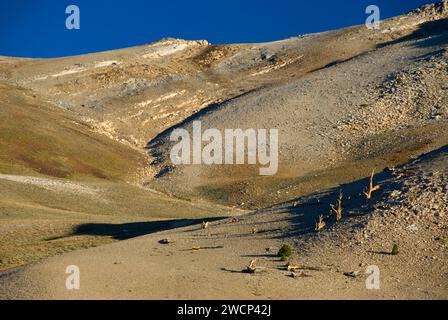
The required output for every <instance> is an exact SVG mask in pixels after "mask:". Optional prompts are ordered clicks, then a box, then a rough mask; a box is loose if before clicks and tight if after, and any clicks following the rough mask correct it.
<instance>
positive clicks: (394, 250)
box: [390, 244, 399, 256]
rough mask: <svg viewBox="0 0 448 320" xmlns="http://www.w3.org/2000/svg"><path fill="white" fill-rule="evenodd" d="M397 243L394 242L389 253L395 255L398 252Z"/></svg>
mask: <svg viewBox="0 0 448 320" xmlns="http://www.w3.org/2000/svg"><path fill="white" fill-rule="evenodd" d="M398 252H399V251H398V245H396V244H394V246H393V247H392V251H391V253H390V254H392V255H394V256H395V255H397V254H398Z"/></svg>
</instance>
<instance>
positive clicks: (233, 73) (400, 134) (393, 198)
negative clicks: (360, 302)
mask: <svg viewBox="0 0 448 320" xmlns="http://www.w3.org/2000/svg"><path fill="white" fill-rule="evenodd" d="M0 115H1V116H2V119H3V121H2V122H1V123H0V269H2V270H5V271H4V272H3V273H0V298H68V299H70V298H183V299H188V298H249V299H251V298H266V299H267V298H288V299H295V298H443V299H446V298H448V279H447V277H446V276H447V274H448V273H447V271H448V270H446V261H447V260H446V258H447V257H446V252H447V251H446V249H447V247H446V246H447V243H446V240H447V237H448V234H447V219H446V217H447V205H448V199H447V197H446V194H447V191H448V190H447V185H446V175H447V172H446V170H447V169H448V166H447V161H448V160H447V153H446V146H447V145H448V2H447V0H445V1H442V2H440V3H437V4H434V5H428V6H425V7H422V8H419V9H417V10H415V11H413V12H410V13H408V14H405V15H402V16H399V17H395V18H391V19H388V20H384V21H382V24H381V29H380V30H369V29H367V28H366V26H364V25H362V26H354V27H350V28H345V29H340V30H333V31H328V32H323V33H318V34H310V35H298V36H296V37H292V38H289V39H285V40H279V41H275V42H271V43H259V44H233V45H214V44H210V43H208V42H207V41H205V40H198V41H187V40H180V39H171V38H168V39H162V40H160V41H158V42H155V43H149V44H146V45H142V46H138V47H132V48H126V49H120V50H114V51H108V52H100V53H93V54H87V55H81V56H73V57H63V58H55V59H21V58H13V57H0ZM197 120H200V121H201V124H202V129H203V130H205V129H207V128H214V129H218V130H224V129H226V128H232V129H234V128H239V129H243V130H244V129H247V128H252V129H269V128H275V129H278V130H279V164H278V168H279V169H278V173H277V174H276V175H274V176H260V175H259V173H258V169H259V167H258V166H255V165H213V166H208V165H200V166H199V165H173V164H172V162H171V160H170V150H171V149H172V146H173V142H171V141H170V134H171V132H172V131H173V130H174V129H178V128H182V129H186V130H187V131H188V132H191V131H192V124H193V122H194V121H197ZM374 169H375V172H377V173H378V174H376V175H374V177H373V178H372V183H375V184H376V185H378V186H379V187H378V188H376V189H374V192H373V195H372V196H371V197H370V196H369V197H367V198H370V199H367V198H366V196H365V194H363V192H366V191H368V188H369V178H368V177H369V176H370V174H371V172H372V170H374ZM366 188H367V189H366ZM339 194H341V201H342V202H341V203H342V220H340V221H339V222H337V221H336V220H337V219H336V218H335V215H334V213H335V211H334V210H332V209H331V206H330V204H331V205H335V204H336V203H337V201H338V195H339ZM246 210H252V211H251V212H248V211H246ZM331 212H333V214H332V213H331ZM321 216H322V221H324V222H325V227H324V226H322V230H320V231H319V232H317V231H316V230H315V228H316V221H319V217H321ZM224 218H227V219H224ZM215 220H217V221H215ZM202 221H209V223H208V224H206V226H207V227H204V225H205V224H202V226H201V224H200V223H201V222H202ZM182 226H184V227H183V228H179V227H182ZM141 236H143V237H141ZM131 238H136V239H131ZM163 239H169V241H168V240H165V241H161V240H163ZM120 240H127V241H120ZM160 241H161V242H160ZM111 242H118V243H111ZM284 243H289V244H290V245H291V246H292V249H293V255H292V257H291V258H290V263H291V264H297V265H299V266H301V267H300V268H298V270H293V271H296V272H292V271H291V270H284V269H285V268H286V266H285V263H284V261H279V259H278V257H276V253H277V250H278V248H279V247H280V246H281V245H282V244H284ZM104 244H107V245H104ZM394 244H397V245H398V248H399V254H398V255H392V254H389V253H391V249H392V246H393V245H394ZM99 245H102V246H99ZM97 246H99V247H97ZM90 247H96V248H90ZM88 248H90V249H88ZM79 249H82V250H79ZM71 251H73V252H71ZM62 253H64V254H63V255H61V254H62ZM47 257H50V258H47ZM42 258H46V259H43V260H40V259H42ZM253 259H256V260H257V261H256V262H255V263H256V265H257V266H261V269H262V270H263V272H260V273H259V274H258V273H256V274H247V273H246V272H242V270H245V267H246V266H247V265H248V264H250V260H253ZM73 264H75V265H79V266H80V268H81V269H82V270H83V271H82V274H83V280H82V281H83V282H82V283H83V285H82V290H80V291H77V292H71V291H67V290H66V289H65V277H66V274H65V267H66V266H67V265H73ZM368 265H377V266H378V267H379V268H380V270H381V274H382V279H383V282H382V284H383V290H380V291H376V290H373V291H371V290H366V289H365V285H364V280H365V277H364V269H365V268H366V267H367V266H368ZM291 272H292V273H291ZM330 280H332V281H330ZM160 283H163V284H164V286H163V287H161V286H160ZM279 283H281V285H279Z"/></svg>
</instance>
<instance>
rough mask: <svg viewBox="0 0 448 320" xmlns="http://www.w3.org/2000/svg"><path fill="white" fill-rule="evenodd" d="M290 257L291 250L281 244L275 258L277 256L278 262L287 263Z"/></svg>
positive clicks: (287, 245) (286, 245)
mask: <svg viewBox="0 0 448 320" xmlns="http://www.w3.org/2000/svg"><path fill="white" fill-rule="evenodd" d="M291 255H292V248H291V246H290V245H289V244H287V243H285V244H283V245H282V247H281V248H280V250H278V253H277V256H279V257H280V260H282V261H287V260H288V258H289V257H290V256H291Z"/></svg>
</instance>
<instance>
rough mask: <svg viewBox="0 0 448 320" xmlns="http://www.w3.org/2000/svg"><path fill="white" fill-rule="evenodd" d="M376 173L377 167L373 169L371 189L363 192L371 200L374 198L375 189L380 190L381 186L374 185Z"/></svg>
mask: <svg viewBox="0 0 448 320" xmlns="http://www.w3.org/2000/svg"><path fill="white" fill-rule="evenodd" d="M374 175H375V169H373V170H372V174H371V175H370V183H369V190H367V191H364V192H363V193H364V195H365V196H366V198H367V199H368V200H370V199H371V198H372V193H373V192H374V191H377V190H379V188H380V186H379V185H376V186H374V185H373V176H374Z"/></svg>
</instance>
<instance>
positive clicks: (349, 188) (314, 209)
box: [269, 145, 448, 238]
mask: <svg viewBox="0 0 448 320" xmlns="http://www.w3.org/2000/svg"><path fill="white" fill-rule="evenodd" d="M447 154H448V145H447V146H444V147H442V148H440V149H437V150H434V151H431V152H428V153H426V154H423V155H421V156H420V157H418V158H417V159H416V160H413V161H410V162H407V163H405V164H402V165H400V166H397V167H396V169H395V171H392V170H390V169H385V170H383V171H382V172H380V173H378V174H376V175H375V176H374V179H373V184H374V185H379V186H380V189H379V190H377V191H375V192H373V194H372V198H371V199H370V200H367V199H366V197H365V196H364V194H363V191H365V190H366V189H367V188H368V186H369V182H370V181H369V180H370V177H367V178H363V179H360V180H357V181H354V182H351V183H348V184H343V185H340V186H338V187H335V188H332V189H329V190H325V191H323V192H319V193H315V194H312V195H310V196H305V197H300V198H297V199H294V200H291V201H288V202H287V203H283V204H281V205H279V206H274V207H272V208H270V209H269V211H272V212H273V213H287V214H290V217H289V218H288V220H289V221H290V224H291V226H290V228H289V230H287V231H286V232H284V233H282V234H281V235H280V236H278V238H293V237H300V236H303V235H306V234H309V235H316V234H317V233H316V232H315V225H316V221H317V220H318V218H319V216H320V215H322V216H323V217H324V219H325V223H326V229H329V228H332V227H333V226H334V225H335V224H336V218H335V215H334V214H333V213H332V212H331V209H330V205H331V204H333V205H335V206H336V204H337V200H338V197H339V192H342V194H343V201H342V208H343V214H342V222H349V223H350V224H351V225H353V226H356V225H358V224H362V223H363V220H362V219H356V218H364V217H365V216H366V214H369V213H371V212H372V210H373V208H374V206H375V205H376V203H377V201H379V200H380V199H384V198H385V197H388V195H389V194H390V193H391V192H392V191H394V190H397V189H399V188H400V184H401V183H402V182H401V181H402V180H401V179H398V178H397V176H396V175H395V173H394V172H399V173H402V174H403V173H404V174H405V176H406V175H407V174H408V173H410V172H412V167H413V166H416V165H420V164H422V163H424V162H428V161H431V160H433V159H436V158H438V157H443V156H446V155H447ZM294 203H298V205H294ZM364 221H365V220H364Z"/></svg>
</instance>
